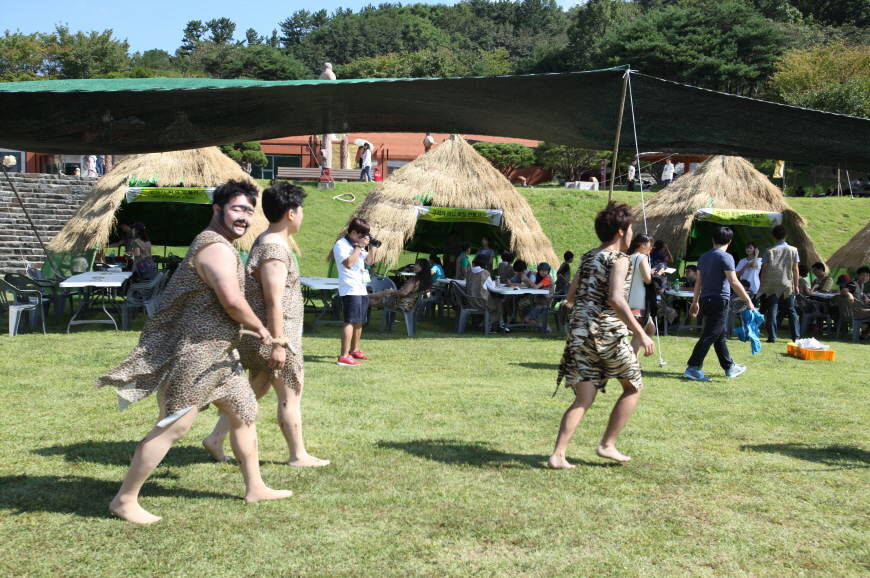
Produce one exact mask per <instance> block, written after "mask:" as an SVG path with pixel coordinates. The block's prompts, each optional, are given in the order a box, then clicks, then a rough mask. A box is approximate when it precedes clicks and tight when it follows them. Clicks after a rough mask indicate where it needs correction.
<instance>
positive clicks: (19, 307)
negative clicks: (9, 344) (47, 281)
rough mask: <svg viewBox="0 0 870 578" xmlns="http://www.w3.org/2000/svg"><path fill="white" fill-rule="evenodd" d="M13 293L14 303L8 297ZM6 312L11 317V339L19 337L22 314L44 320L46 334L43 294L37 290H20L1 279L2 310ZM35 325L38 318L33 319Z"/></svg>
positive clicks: (0, 305)
mask: <svg viewBox="0 0 870 578" xmlns="http://www.w3.org/2000/svg"><path fill="white" fill-rule="evenodd" d="M7 292H8V293H12V296H13V298H12V301H11V302H10V301H9V300H8V297H7V295H6V294H7ZM4 309H5V310H6V312H7V313H8V315H9V337H15V336H16V335H18V326H19V325H20V324H21V314H22V313H27V314H28V315H37V316H39V318H40V319H42V333H43V334H44V333H45V310H44V309H43V308H42V293H40V292H39V291H38V290H36V289H19V288H18V287H16V286H15V285H13V284H12V283H9V282H8V281H5V280H3V279H0V310H4ZM31 319H32V320H33V321H34V323H32V325H35V320H36V318H34V317H31Z"/></svg>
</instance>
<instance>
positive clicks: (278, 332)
mask: <svg viewBox="0 0 870 578" xmlns="http://www.w3.org/2000/svg"><path fill="white" fill-rule="evenodd" d="M259 272H260V285H261V286H262V287H263V300H264V301H265V302H266V324H267V326H268V329H269V333H270V334H271V335H272V337H285V335H284V289H285V287H286V284H287V265H285V264H284V262H283V261H280V260H278V259H268V260H266V261H264V262H263V264H262V265H260V271H259ZM286 360H287V350H286V349H285V348H284V347H281V346H280V345H277V344H274V343H273V344H272V357H271V358H270V359H269V364H268V366H269V368H270V369H283V368H284V363H285V362H286Z"/></svg>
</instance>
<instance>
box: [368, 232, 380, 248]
mask: <svg viewBox="0 0 870 578" xmlns="http://www.w3.org/2000/svg"><path fill="white" fill-rule="evenodd" d="M368 237H369V245H370V246H372V247H375V248H377V247H380V246H381V242H380V241H378V240H377V239H375V238H374V237H372V236H371V235H369V236H368Z"/></svg>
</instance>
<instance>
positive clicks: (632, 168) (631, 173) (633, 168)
mask: <svg viewBox="0 0 870 578" xmlns="http://www.w3.org/2000/svg"><path fill="white" fill-rule="evenodd" d="M636 175H637V159H635V160H633V161H631V164H630V165H628V190H629V191H633V190H634V177H635V176H636Z"/></svg>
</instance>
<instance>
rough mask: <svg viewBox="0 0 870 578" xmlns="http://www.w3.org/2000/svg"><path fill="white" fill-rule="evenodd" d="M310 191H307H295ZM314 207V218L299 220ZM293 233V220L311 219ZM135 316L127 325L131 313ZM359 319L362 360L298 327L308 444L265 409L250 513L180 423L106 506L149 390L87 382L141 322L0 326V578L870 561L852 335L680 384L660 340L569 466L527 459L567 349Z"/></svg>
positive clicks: (585, 435)
mask: <svg viewBox="0 0 870 578" xmlns="http://www.w3.org/2000/svg"><path fill="white" fill-rule="evenodd" d="M311 204H312V205H314V206H316V203H311ZM313 212H314V211H310V212H309V213H308V214H309V215H311V213H313ZM309 224H310V222H309ZM141 323H142V319H141V317H140V318H139V319H137V320H136V322H135V327H141ZM378 323H379V318H378V317H375V319H374V320H373V326H372V327H371V328H370V329H369V330H367V331H366V332H365V333H364V343H363V346H364V347H363V350H364V351H365V352H366V353H367V354H369V355H370V356H371V357H372V358H373V359H372V360H371V361H368V362H365V365H364V366H363V367H359V368H348V367H339V366H336V365H334V363H333V362H334V359H335V356H336V355H337V348H338V339H337V328H336V327H331V326H330V327H327V328H322V329H318V332H317V336H316V337H308V336H306V338H305V340H304V347H305V358H306V366H307V372H306V373H307V377H308V380H307V381H308V383H307V390H306V393H305V399H304V400H303V408H304V416H305V420H306V424H305V433H306V439H307V445H308V448H309V450H310V451H311V453H312V454H313V455H316V456H319V457H324V458H329V459H331V460H332V461H333V463H332V465H330V466H328V467H326V468H321V469H316V470H315V469H307V470H306V469H291V468H289V467H288V466H285V465H282V463H281V462H282V460H284V459H286V455H287V451H286V448H285V447H284V445H283V438H282V437H281V435H280V432H279V430H278V427H277V424H276V419H275V415H274V403H275V397H274V395H272V394H270V395H269V396H267V397H266V398H265V400H264V401H263V402H262V404H261V405H262V408H261V409H262V412H261V420H260V426H259V431H260V449H261V461H262V469H263V474H264V478H265V479H266V481H267V483H269V484H270V485H272V486H273V487H276V488H288V489H292V490H293V491H294V496H293V497H292V498H290V499H289V500H285V501H283V502H272V503H265V504H257V505H246V504H245V503H244V502H243V501H242V500H241V496H242V491H243V485H242V480H241V475H240V474H239V473H238V471H237V469H236V467H235V466H233V465H232V464H215V463H212V462H210V461H209V460H208V459H207V456H206V454H205V452H204V451H203V450H202V449H201V448H200V446H199V440H200V439H201V438H202V437H203V436H205V435H206V433H207V432H208V431H209V430H210V428H211V427H212V425H213V423H214V420H215V419H216V413H215V411H214V410H209V411H208V412H206V413H205V414H203V415H202V416H200V417H199V418H198V420H197V422H196V423H195V424H194V427H193V429H192V431H191V432H190V433H189V434H188V436H187V437H186V438H184V439H183V440H182V441H181V442H180V443H178V444H177V446H176V447H175V448H173V449H172V450H171V451H170V453H169V455H168V457H167V459H166V461H165V462H164V464H163V465H162V466H160V468H159V469H158V470H157V472H156V474H155V475H154V477H153V478H152V479H151V480H150V481H149V483H148V484H146V486H145V488H144V490H143V495H142V504H143V506H144V507H146V508H147V509H149V510H150V511H152V512H154V513H156V514H158V515H162V516H164V520H163V521H161V522H159V523H158V524H156V525H154V526H151V527H135V526H133V525H131V524H127V523H124V522H121V521H119V520H117V519H114V518H111V517H109V516H107V509H106V508H107V504H108V502H109V500H110V499H111V497H112V496H113V495H114V493H115V492H116V491H117V489H118V486H119V484H120V481H121V479H122V478H123V476H124V474H125V472H126V469H127V466H128V464H129V459H130V456H131V454H132V452H133V450H134V448H135V446H136V443H137V442H138V440H139V439H141V437H142V436H143V435H144V434H145V433H146V432H147V431H148V430H149V429H150V427H151V425H152V424H153V421H154V419H155V416H156V403H155V401H154V400H153V399H149V400H146V401H144V402H141V403H139V404H136V405H134V406H133V407H131V408H130V409H128V410H127V411H125V412H124V413H119V412H118V411H117V405H116V396H115V394H114V393H113V392H112V391H110V390H108V389H101V390H97V389H95V388H94V387H93V383H94V379H95V378H96V376H98V375H99V374H100V373H102V372H104V371H106V370H107V369H109V368H111V367H113V366H114V365H115V364H116V363H118V362H119V361H120V360H121V359H123V357H124V356H125V355H126V354H127V353H128V352H129V351H130V349H131V348H132V347H133V346H134V344H135V343H136V340H137V338H138V333H137V332H129V333H114V332H112V331H108V330H106V329H105V328H102V329H97V330H95V331H85V330H82V329H76V330H74V333H73V335H72V336H66V335H62V334H57V333H54V334H50V335H48V336H43V335H39V334H22V335H19V336H18V337H16V338H9V337H8V336H6V335H3V336H0V353H2V354H0V383H2V384H3V386H2V387H3V402H4V407H5V409H6V411H5V412H4V413H3V414H2V417H0V435H2V438H3V443H0V536H2V537H3V539H2V540H0V575H3V576H88V577H102V576H112V577H114V576H135V577H140V576H197V577H198V576H204V577H223V576H227V577H237V576H374V577H384V576H396V577H405V576H433V577H441V576H540V577H551V576H572V577H573V576H667V577H670V576H711V577H713V576H715V577H718V576H772V577H779V576H800V575H804V576H819V575H824V576H856V575H861V574H867V573H868V572H870V564H868V560H870V546H868V540H867V536H868V535H870V505H868V504H870V502H868V500H867V488H868V485H870V434H868V429H867V416H868V412H870V401H868V397H867V396H866V395H865V389H866V383H865V382H866V379H863V378H861V377H860V376H861V375H865V373H864V370H863V369H862V368H864V367H865V366H866V360H867V353H868V349H867V345H866V344H864V343H861V344H858V345H852V344H843V343H837V344H836V350H837V361H835V362H833V363H829V362H806V361H799V360H796V359H793V358H790V357H787V356H785V355H784V351H785V344H784V343H780V344H777V345H775V346H768V345H765V346H764V349H763V350H762V352H761V353H760V354H759V355H758V356H755V357H750V355H749V352H748V346H747V345H746V344H741V343H738V342H732V345H731V347H732V353H733V354H734V355H735V358H736V359H737V360H738V361H740V362H744V363H746V364H747V365H748V366H749V370H748V372H747V373H746V374H744V375H742V376H740V377H739V378H737V379H734V380H726V379H725V378H724V377H723V376H722V373H721V370H719V369H718V368H717V367H716V364H715V360H714V358H713V357H712V354H711V358H709V359H708V364H707V365H708V367H707V369H708V373H710V374H711V375H712V376H713V377H714V381H713V382H711V383H707V384H698V383H695V382H689V381H686V380H684V379H683V378H681V377H680V373H681V371H682V370H683V369H684V367H685V366H684V364H685V360H686V359H687V358H688V356H689V353H690V349H691V347H692V346H693V345H694V342H695V339H693V338H691V337H682V338H675V337H668V338H665V339H663V340H662V346H663V355H664V358H665V360H666V361H667V362H668V365H667V366H665V367H662V368H660V367H658V362H657V359H656V360H652V359H648V360H646V363H645V365H646V368H647V375H646V378H645V386H646V387H645V390H644V394H643V397H642V399H641V402H640V405H639V407H638V410H637V412H636V414H635V416H634V418H633V419H632V421H631V422H629V424H628V427H627V428H626V430H625V431H624V433H623V435H622V437H621V438H620V449H621V450H622V451H623V452H625V453H627V454H629V455H631V456H633V458H634V459H633V461H632V462H630V463H628V464H624V465H615V464H612V463H606V462H604V461H603V460H601V459H599V458H597V457H595V455H594V449H595V446H596V444H597V443H598V439H599V436H600V435H601V433H602V432H603V429H604V426H605V423H606V419H607V415H608V412H609V409H610V407H611V405H612V403H613V401H614V400H615V399H616V389H618V386H616V387H615V388H613V389H612V390H611V391H608V393H607V394H606V395H603V396H601V398H600V399H599V404H598V405H596V406H593V408H592V409H591V411H590V413H589V415H588V416H587V420H586V421H585V422H584V423H583V424H582V425H581V427H580V429H579V431H578V434H577V435H576V436H575V439H574V441H573V443H572V445H571V447H570V449H569V454H568V455H569V459H571V460H572V461H574V462H575V463H577V464H578V468H577V469H575V470H573V471H559V472H555V471H550V470H547V469H545V468H544V464H545V461H546V458H547V456H548V455H549V452H550V451H551V449H552V444H553V441H554V438H555V434H556V429H557V427H558V423H559V419H560V417H561V415H562V413H563V411H564V410H565V408H566V407H567V405H568V404H569V400H570V396H569V394H568V392H567V391H560V393H559V394H558V395H557V396H556V397H555V398H552V397H551V394H552V391H553V388H554V386H555V375H556V366H557V364H558V360H559V357H560V354H561V350H562V347H563V343H564V340H563V339H562V338H560V337H559V336H556V335H553V336H550V337H548V338H541V337H540V336H537V335H532V334H528V333H526V334H523V333H515V334H512V335H510V336H507V337H489V338H484V337H483V336H481V335H480V334H478V333H475V332H471V333H469V334H467V335H466V336H463V337H457V336H455V335H453V334H452V333H451V332H450V322H449V321H446V320H445V321H443V322H441V323H436V322H433V321H428V320H425V321H423V322H421V329H422V331H421V333H420V334H419V335H418V337H415V338H412V339H408V338H407V337H405V336H404V335H403V333H404V330H403V327H402V326H401V325H400V324H398V325H397V327H396V330H395V332H394V333H393V334H392V335H387V336H384V337H378V336H377V335H376V333H377V332H376V327H377V325H378Z"/></svg>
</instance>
